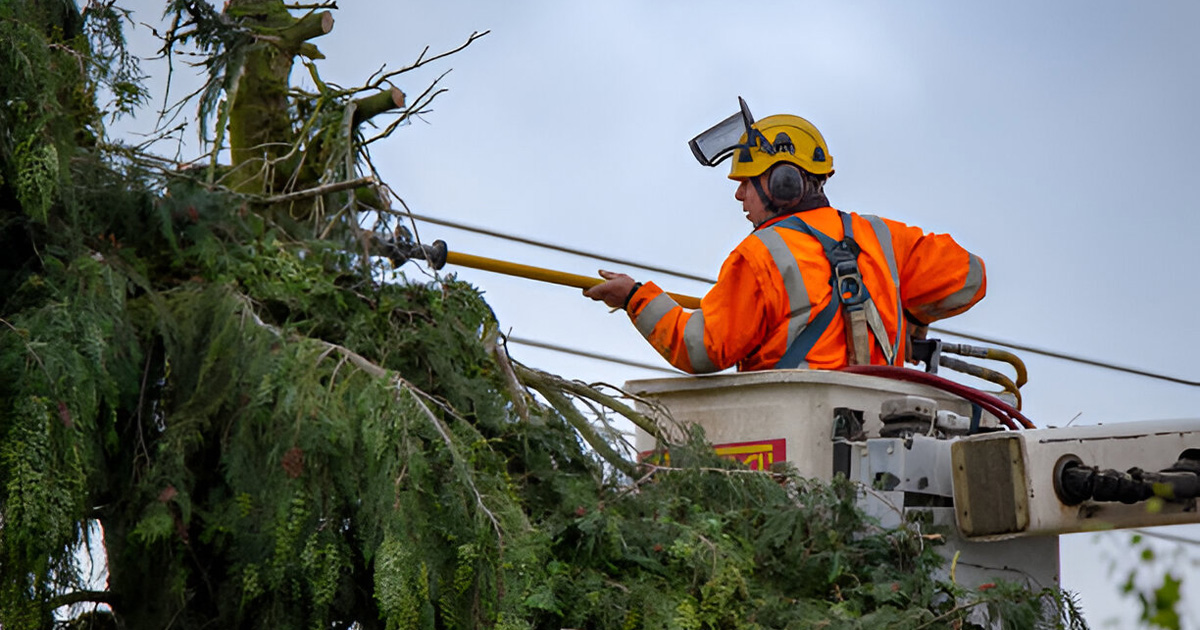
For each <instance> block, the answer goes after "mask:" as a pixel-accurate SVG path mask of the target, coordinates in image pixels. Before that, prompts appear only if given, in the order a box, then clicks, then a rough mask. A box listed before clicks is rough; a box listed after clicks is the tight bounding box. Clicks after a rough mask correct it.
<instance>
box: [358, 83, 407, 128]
mask: <svg viewBox="0 0 1200 630" xmlns="http://www.w3.org/2000/svg"><path fill="white" fill-rule="evenodd" d="M401 107H404V92H401V91H400V88H398V87H393V88H392V89H390V90H381V91H379V92H378V93H376V94H373V95H371V96H364V97H363V98H360V99H355V101H354V119H353V123H352V124H353V125H354V126H355V127H357V126H358V125H360V124H362V123H363V122H364V121H367V120H370V119H372V118H374V117H376V116H378V115H379V114H382V113H384V112H387V111H391V110H393V109H399V108H401Z"/></svg>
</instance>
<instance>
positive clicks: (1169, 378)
mask: <svg viewBox="0 0 1200 630" xmlns="http://www.w3.org/2000/svg"><path fill="white" fill-rule="evenodd" d="M929 330H930V332H937V333H941V334H946V335H954V336H955V337H962V338H963V339H972V340H975V341H982V342H984V343H992V344H996V345H998V346H1006V347H1009V348H1013V349H1014V350H1020V351H1021V352H1028V353H1030V354H1040V355H1042V356H1047V357H1052V358H1055V359H1062V360H1064V361H1072V362H1075V363H1083V364H1084V365H1091V366H1093V367H1099V368H1104V369H1106V370H1113V371H1116V372H1125V373H1128V374H1136V375H1138V376H1145V377H1147V378H1155V379H1158V380H1162V381H1169V382H1171V383H1178V384H1180V385H1190V386H1192V387H1200V381H1189V380H1187V379H1182V378H1178V377H1175V376H1169V375H1166V374H1158V373H1156V372H1149V371H1147V370H1139V369H1137V368H1131V367H1125V366H1122V365H1116V364H1113V363H1107V362H1105V361H1097V360H1095V359H1087V358H1084V357H1079V356H1075V355H1070V354H1066V353H1062V352H1055V351H1053V350H1043V349H1041V348H1034V347H1033V346H1026V345H1023V344H1019V343H1013V342H1010V341H1000V340H997V339H988V338H986V337H982V336H979V335H975V334H971V333H964V332H959V331H956V330H947V329H945V328H934V327H932V326H931V327H930V328H929Z"/></svg>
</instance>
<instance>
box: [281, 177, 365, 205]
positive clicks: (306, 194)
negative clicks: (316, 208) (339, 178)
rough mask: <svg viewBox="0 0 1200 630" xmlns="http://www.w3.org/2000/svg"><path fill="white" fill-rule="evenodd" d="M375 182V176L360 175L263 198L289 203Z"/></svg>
mask: <svg viewBox="0 0 1200 630" xmlns="http://www.w3.org/2000/svg"><path fill="white" fill-rule="evenodd" d="M373 183H375V178H374V177H370V176H368V177H358V178H355V179H348V180H346V181H344V182H333V183H332V184H325V185H323V186H314V187H312V188H306V189H304V190H297V191H296V192H290V193H287V194H286V195H276V196H274V197H267V198H266V199H263V202H264V203H287V202H289V201H300V200H301V199H309V198H311V197H319V196H321V195H328V194H329V193H335V192H339V191H343V190H347V189H350V188H358V187H359V186H367V185H370V184H373Z"/></svg>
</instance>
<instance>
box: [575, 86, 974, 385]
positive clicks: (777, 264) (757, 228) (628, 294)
mask: <svg viewBox="0 0 1200 630" xmlns="http://www.w3.org/2000/svg"><path fill="white" fill-rule="evenodd" d="M738 101H739V103H740V105H741V111H740V112H739V113H736V114H734V115H733V116H730V117H729V118H727V119H725V120H724V121H722V122H721V123H718V124H717V125H716V126H714V127H713V128H711V129H709V130H708V131H705V132H704V133H702V134H700V135H699V136H696V138H694V139H692V140H691V142H690V143H689V144H690V146H691V147H692V152H693V153H694V154H695V156H696V159H698V160H699V161H700V163H701V164H704V165H706V166H716V165H717V164H718V163H720V162H721V161H722V160H724V159H726V158H729V157H732V158H733V160H732V162H733V165H732V168H731V170H730V172H729V178H730V179H732V180H734V181H736V182H738V187H737V192H736V193H735V194H734V197H735V198H737V200H738V201H741V202H742V210H743V211H744V212H745V213H746V217H747V218H748V219H749V220H750V222H751V223H753V224H754V231H753V232H752V233H751V234H750V235H749V236H747V237H746V238H745V239H744V240H743V241H742V242H741V243H740V244H738V246H737V248H736V249H734V250H733V252H732V253H731V254H729V257H728V258H727V259H726V260H725V263H724V264H723V265H722V267H721V272H720V275H719V276H718V278H717V283H716V285H714V286H713V288H712V289H711V290H710V291H709V292H708V293H707V294H706V295H705V296H704V297H703V299H702V300H701V302H700V308H699V309H698V310H692V311H689V310H687V309H684V308H683V307H681V306H679V304H678V303H676V302H675V300H673V299H672V298H671V297H670V296H669V295H667V294H666V293H665V292H663V290H662V289H661V288H659V287H658V286H657V285H656V284H654V283H653V282H646V283H644V284H643V283H640V282H635V281H634V279H633V278H631V277H630V276H628V275H625V274H622V273H614V272H611V271H605V270H601V271H600V275H601V276H602V277H603V278H605V281H604V282H603V283H601V284H599V285H596V286H594V287H592V288H591V289H588V290H586V291H585V292H584V295H586V296H587V297H590V298H592V299H593V300H599V301H603V302H604V303H605V304H607V305H609V306H610V307H613V308H623V309H625V310H626V311H627V312H628V313H629V318H630V319H631V320H633V323H634V325H635V326H636V327H637V329H638V331H640V332H641V333H642V336H644V337H645V338H646V339H647V340H648V341H649V342H650V343H651V344H652V345H653V346H654V348H655V349H656V350H658V351H659V353H660V354H662V356H663V358H665V359H666V360H667V361H669V362H670V363H671V365H674V366H675V367H677V368H679V369H680V370H683V371H685V372H688V373H692V374H702V373H708V372H717V371H720V370H723V369H726V368H728V367H730V366H732V365H737V367H738V370H739V371H753V370H768V369H783V368H818V369H838V368H841V367H844V366H846V365H862V364H875V365H903V363H904V360H905V357H906V352H907V351H908V338H909V336H913V337H915V338H923V337H924V331H925V328H926V327H927V326H928V325H929V324H930V323H932V322H934V321H936V320H939V319H943V318H946V317H950V316H952V315H957V314H959V313H962V312H963V311H965V310H967V309H968V308H970V307H971V306H973V305H974V304H975V303H976V302H978V301H979V300H981V299H983V296H984V293H985V291H986V289H987V279H986V274H985V269H984V265H983V261H982V260H981V259H980V258H979V257H978V256H975V255H973V254H971V253H970V252H968V251H967V250H965V249H963V248H962V247H961V246H959V245H958V243H956V242H955V241H954V239H952V238H951V237H950V236H949V235H946V234H931V233H926V232H925V231H923V230H922V229H920V228H917V227H914V226H909V225H905V224H903V223H900V222H898V221H893V220H890V219H883V218H879V217H875V216H870V215H859V214H855V213H844V212H842V211H840V210H837V209H835V208H832V207H830V205H829V200H828V199H827V198H826V196H825V192H824V186H825V181H826V180H828V179H829V177H830V176H831V175H833V157H832V156H831V155H830V154H829V148H828V146H827V145H826V144H825V139H824V138H823V137H822V136H821V133H820V132H819V131H817V129H816V127H814V126H813V125H812V123H810V122H808V121H807V120H805V119H803V118H800V117H798V116H790V115H777V116H770V117H768V118H764V119H762V120H760V121H757V122H756V121H755V120H754V118H753V117H752V116H751V115H750V110H749V108H748V107H747V106H746V102H745V101H744V100H742V99H741V98H739V99H738Z"/></svg>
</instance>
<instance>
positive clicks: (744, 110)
mask: <svg viewBox="0 0 1200 630" xmlns="http://www.w3.org/2000/svg"><path fill="white" fill-rule="evenodd" d="M738 105H740V106H741V111H739V112H738V113H736V114H734V115H732V116H730V117H729V118H726V119H725V120H722V121H721V122H719V123H717V124H716V125H713V126H712V127H711V128H709V129H708V130H707V131H705V132H704V133H701V134H700V135H698V136H696V137H695V138H692V139H691V140H690V141H688V146H690V147H691V148H692V155H695V156H696V160H698V161H699V162H700V163H701V164H703V165H705V166H716V165H717V164H720V163H721V162H722V161H723V160H724V159H725V158H727V157H729V156H731V155H733V152H734V151H737V150H738V149H743V150H748V149H750V147H753V146H759V147H760V148H762V149H763V150H764V151H767V152H769V153H774V152H775V151H774V148H773V147H771V145H770V143H768V142H765V140H766V139H765V138H763V137H762V134H761V133H759V132H758V130H757V129H755V128H754V116H752V115H751V114H750V108H749V107H747V106H746V101H745V100H744V99H743V98H742V97H740V96H739V97H738ZM742 138H746V140H744V141H743V140H742ZM760 140H761V141H760Z"/></svg>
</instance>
